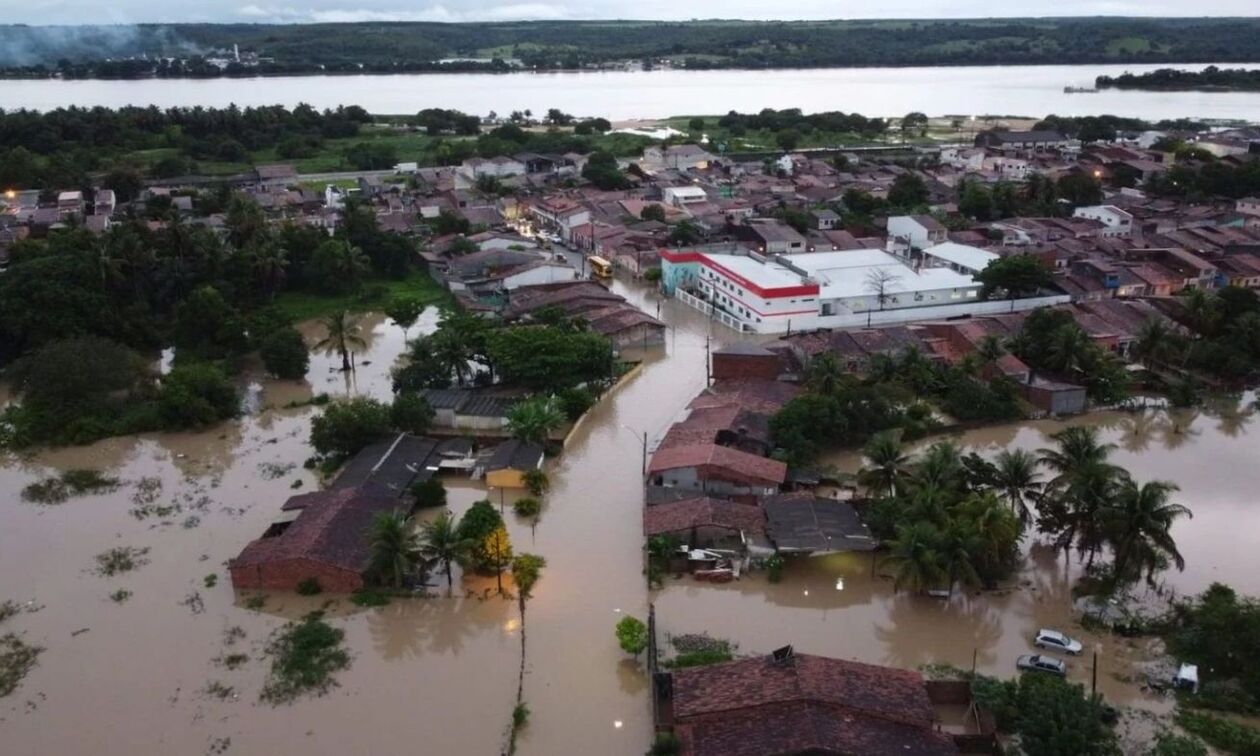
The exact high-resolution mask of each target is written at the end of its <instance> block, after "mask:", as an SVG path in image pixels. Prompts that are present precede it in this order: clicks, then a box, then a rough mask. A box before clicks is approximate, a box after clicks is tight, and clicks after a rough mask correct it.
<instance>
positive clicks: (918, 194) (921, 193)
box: [888, 173, 930, 210]
mask: <svg viewBox="0 0 1260 756" xmlns="http://www.w3.org/2000/svg"><path fill="white" fill-rule="evenodd" d="M929 196H930V195H929V192H928V188H927V184H925V183H924V182H923V178H922V177H921V176H919V174H917V173H903V174H901V175H900V176H898V177H897V178H895V179H893V183H892V186H891V187H889V189H888V204H890V205H892V206H893V207H895V208H899V209H902V210H909V209H913V208H917V207H922V206H923V205H926V204H927V201H928V197H929Z"/></svg>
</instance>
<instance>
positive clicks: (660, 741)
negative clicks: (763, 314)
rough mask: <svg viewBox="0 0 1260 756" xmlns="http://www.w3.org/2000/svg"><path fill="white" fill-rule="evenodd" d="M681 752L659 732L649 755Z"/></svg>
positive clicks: (675, 739)
mask: <svg viewBox="0 0 1260 756" xmlns="http://www.w3.org/2000/svg"><path fill="white" fill-rule="evenodd" d="M652 270H657V269H656V268H653V269H652ZM680 753H682V744H681V743H679V742H678V736H677V735H675V734H674V733H672V732H658V733H656V738H655V739H654V740H653V741H652V748H651V750H649V751H648V756H677V755H678V754H680Z"/></svg>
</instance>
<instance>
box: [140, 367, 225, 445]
mask: <svg viewBox="0 0 1260 756" xmlns="http://www.w3.org/2000/svg"><path fill="white" fill-rule="evenodd" d="M158 410H159V412H160V413H161V417H162V425H163V426H164V427H165V428H167V429H168V430H182V429H185V428H201V427H205V426H207V425H211V424H213V423H216V422H218V421H220V420H224V419H226V418H229V417H235V416H236V415H237V413H238V412H239V411H240V397H239V396H238V395H237V393H236V387H235V386H233V385H232V383H231V382H230V381H229V380H228V379H227V376H225V375H224V374H223V371H221V370H219V369H218V368H217V367H215V366H213V365H210V364H207V363H194V364H190V365H180V366H178V367H176V368H175V369H173V370H172V371H171V372H170V374H169V375H167V376H166V377H165V378H163V379H162V390H161V393H160V394H159V396H158Z"/></svg>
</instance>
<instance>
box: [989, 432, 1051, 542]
mask: <svg viewBox="0 0 1260 756" xmlns="http://www.w3.org/2000/svg"><path fill="white" fill-rule="evenodd" d="M994 467H995V470H994V478H995V480H994V484H995V485H994V487H995V488H997V490H998V491H1000V492H1001V493H1002V497H1003V498H1004V499H1006V503H1007V504H1008V505H1009V506H1010V508H1011V511H1012V512H1014V513H1015V514H1016V515H1017V516H1018V517H1019V521H1020V522H1021V523H1022V524H1025V525H1027V524H1028V521H1029V520H1030V519H1032V513H1031V512H1029V510H1028V501H1029V499H1035V498H1036V497H1037V495H1038V494H1039V493H1040V492H1041V482H1040V479H1041V473H1039V472H1038V471H1037V457H1036V455H1034V454H1033V453H1032V452H1029V451H1025V450H1023V449H1005V450H1003V451H1002V452H1000V453H999V454H998V455H997V457H996V458H995V459H994Z"/></svg>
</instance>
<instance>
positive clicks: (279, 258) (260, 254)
mask: <svg viewBox="0 0 1260 756" xmlns="http://www.w3.org/2000/svg"><path fill="white" fill-rule="evenodd" d="M249 262H250V267H251V268H253V271H254V275H255V276H257V277H258V282H259V283H260V284H261V285H262V287H263V290H265V291H266V292H267V294H268V295H269V296H275V294H276V290H277V289H279V288H280V284H282V283H284V272H285V269H286V268H288V267H289V257H288V253H287V252H285V250H284V247H282V246H280V245H279V244H276V243H275V242H274V241H272V240H270V239H268V240H264V241H263V242H261V243H259V244H255V245H254V246H253V247H252V248H251V249H250V258H249Z"/></svg>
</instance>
